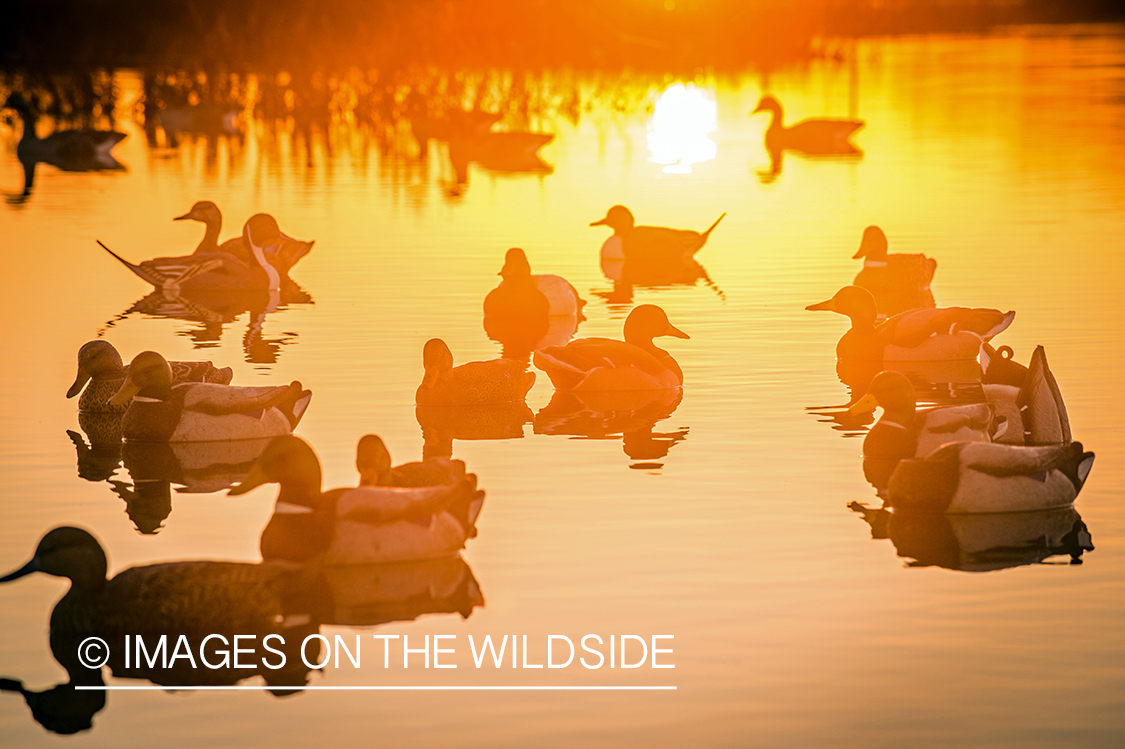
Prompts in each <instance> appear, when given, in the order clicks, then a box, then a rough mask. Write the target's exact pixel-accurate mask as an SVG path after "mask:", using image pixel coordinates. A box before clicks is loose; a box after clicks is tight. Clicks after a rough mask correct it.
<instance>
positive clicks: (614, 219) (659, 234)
mask: <svg viewBox="0 0 1125 749" xmlns="http://www.w3.org/2000/svg"><path fill="white" fill-rule="evenodd" d="M726 215H727V214H725V213H724V214H723V215H722V216H719V217H718V218H717V219H715V223H713V224H711V226H709V227H708V228H707V230H706V231H704V232H697V231H690V230H687V229H667V228H665V227H663V226H635V223H636V219H634V218H633V213H632V211H630V210H629V209H628V208H626V207H625V206H623V205H615V206H613V207H611V208H610V209H609V210H608V211H606V214H605V218H602V219H599V220H598V221H594V222H591V224H590V226H608V227H610V228H611V229H613V236H612V237H610V238H609V239H607V240H606V241H605V243H604V244H603V245H602V251H601V257H602V260H627V261H630V262H632V263H682V262H684V261H687V260H691V258H692V256H693V255H695V253H697V252H699V250H700V249H701V248H702V247H703V245H704V244H706V243H707V238H708V237H709V236H711V232H713V231H714V230H715V227H716V226H718V225H719V222H720V221H722V220H723V218H724V217H725V216H726Z"/></svg>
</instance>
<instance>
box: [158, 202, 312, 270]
mask: <svg viewBox="0 0 1125 749" xmlns="http://www.w3.org/2000/svg"><path fill="white" fill-rule="evenodd" d="M172 220H173V221H199V222H200V223H202V224H204V225H205V226H206V227H207V228H206V230H205V231H204V233H203V239H202V240H201V241H200V242H199V245H198V246H197V247H196V248H195V252H194V253H193V254H195V255H199V254H202V253H208V252H225V253H227V254H230V255H234V256H235V257H237V258H238V259H239V260H241V261H242V262H244V263H246V264H247V265H250V266H253V265H254V264H255V260H254V254H253V252H252V251H251V249H250V247H249V246H248V244H247V243H246V242H245V241H244V240H243V237H242V236H237V237H234V238H233V239H228V240H227V241H225V242H223V243H222V244H219V232H221V231H222V229H223V214H222V212H221V211H220V210H219V207H218V206H217V205H215V204H214V203H212V202H211V201H210V200H200V201H199V202H197V203H196V204H195V205H193V206H192V207H191V210H190V211H188V212H187V213H185V214H184V215H182V216H176V217H175V218H174V219H172ZM279 231H280V230H279ZM280 234H281V241H280V242H279V243H277V244H276V245H273V246H271V247H267V248H265V255H266V260H268V261H269V263H270V265H272V266H273V267H275V268H277V270H278V272H279V273H281V274H282V275H285V274H286V273H288V272H289V269H290V268H292V267H293V266H294V265H296V264H297V261H299V260H300V259H301V258H303V257H304V256H305V255H307V254H309V252H311V251H312V247H313V245H314V244H316V242H315V241H313V242H304V241H302V240H300V239H293V238H292V237H290V236H288V235H287V234H285V232H280ZM142 265H143V263H142Z"/></svg>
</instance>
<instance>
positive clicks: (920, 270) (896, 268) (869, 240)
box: [852, 226, 937, 294]
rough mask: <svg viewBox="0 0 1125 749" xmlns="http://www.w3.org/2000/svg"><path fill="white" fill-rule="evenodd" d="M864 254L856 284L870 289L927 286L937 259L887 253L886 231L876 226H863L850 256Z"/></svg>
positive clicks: (880, 289) (928, 286)
mask: <svg viewBox="0 0 1125 749" xmlns="http://www.w3.org/2000/svg"><path fill="white" fill-rule="evenodd" d="M859 258H865V260H864V261H863V270H861V271H860V272H859V273H858V274H856V277H855V281H854V282H853V283H854V284H855V285H856V286H862V287H863V288H865V289H867V290H868V291H870V292H872V293H873V294H874V293H877V292H880V291H893V290H898V289H903V290H908V289H909V290H913V289H928V288H930V282H931V281H932V280H933V278H934V271H935V270H936V269H937V260H934V259H933V258H928V257H926V256H925V255H922V254H914V255H906V254H902V253H894V254H888V253H887V235H886V234H884V233H883V230H882V229H880V228H879V227H878V226H869V227H867V228H866V229H864V230H863V239H862V240H861V241H860V244H859V250H858V251H857V252H856V253H855V255H852V259H853V260H858V259H859Z"/></svg>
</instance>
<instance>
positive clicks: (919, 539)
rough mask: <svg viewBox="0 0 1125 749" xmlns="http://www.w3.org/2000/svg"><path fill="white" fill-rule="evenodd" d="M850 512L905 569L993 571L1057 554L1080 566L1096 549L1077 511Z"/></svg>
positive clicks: (857, 507) (863, 509)
mask: <svg viewBox="0 0 1125 749" xmlns="http://www.w3.org/2000/svg"><path fill="white" fill-rule="evenodd" d="M849 508H850V509H851V510H852V511H854V512H856V513H858V514H860V515H861V516H862V517H863V519H864V520H865V521H866V522H867V524H868V525H869V526H870V527H871V538H873V539H884V538H886V539H890V540H891V543H893V544H894V547H895V552H896V553H897V554H898V556H900V557H903V558H906V559H910V560H912V561H909V562H907V564H906V566H907V567H944V568H945V569H949V570H960V571H964V572H989V571H994V570H1002V569H1009V568H1012V567H1020V566H1024V565H1030V564H1041V563H1043V562H1045V561H1046V560H1047V559H1049V558H1050V557H1053V556H1057V555H1066V556H1069V557H1070V564H1081V563H1082V555H1083V553H1085V552H1087V551H1093V550H1094V544H1093V540H1092V538H1091V536H1090V531H1089V530H1088V529H1087V528H1086V524H1085V523H1084V522H1083V521H1082V518H1081V517H1080V516H1079V514H1078V511H1077V510H1075V509H1074V508H1073V507H1065V508H1062V509H1058V510H1047V511H1043V512H1012V513H999V514H989V515H937V514H921V513H901V512H900V513H895V512H888V511H887V510H885V509H880V510H873V509H870V508H867V507H864V506H863V505H861V504H859V503H858V502H853V503H852V504H851V505H849Z"/></svg>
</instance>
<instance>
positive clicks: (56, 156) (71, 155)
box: [4, 93, 125, 172]
mask: <svg viewBox="0 0 1125 749" xmlns="http://www.w3.org/2000/svg"><path fill="white" fill-rule="evenodd" d="M4 107H5V108H8V109H14V110H16V112H17V113H18V114H19V116H20V119H22V120H23V135H21V136H20V142H19V145H17V146H16V157H17V158H18V159H19V160H20V161H21V162H24V163H25V164H26V163H34V162H45V163H47V164H50V165H52V166H54V167H57V168H59V169H62V170H63V171H66V172H86V171H92V170H96V169H120V168H121V164H120V163H119V162H118V161H117V159H115V158H113V155H112V153H111V151H112V150H113V147H114V146H116V145H117V144H118V143H120V142H121V141H123V140H124V139H125V133H118V132H115V131H112V130H91V129H88V128H84V129H81V130H61V131H57V132H55V133H52V134H51V135H48V136H47V137H46V138H40V137H38V136H37V135H36V133H35V121H36V120H37V119H38V118H37V116H36V114H35V111H34V110H33V109H32V108H31V105H30V104H29V103H28V102H27V100H26V99H24V98H23V97H22V96H20V95H19V94H16V93H13V94H9V96H8V98H7V99H6V100H5V101H4Z"/></svg>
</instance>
